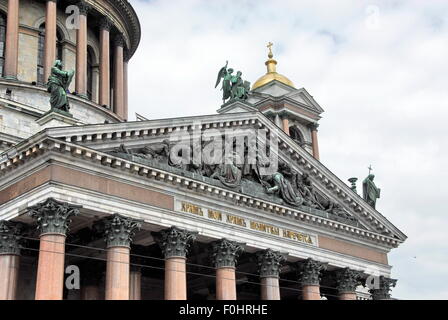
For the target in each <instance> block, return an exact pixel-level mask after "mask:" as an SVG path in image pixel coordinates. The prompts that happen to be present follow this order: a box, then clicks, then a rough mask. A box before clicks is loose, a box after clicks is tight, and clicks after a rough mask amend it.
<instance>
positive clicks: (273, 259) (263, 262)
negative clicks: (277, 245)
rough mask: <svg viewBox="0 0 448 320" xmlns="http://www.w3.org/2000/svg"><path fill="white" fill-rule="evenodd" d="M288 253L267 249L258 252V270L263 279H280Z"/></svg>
mask: <svg viewBox="0 0 448 320" xmlns="http://www.w3.org/2000/svg"><path fill="white" fill-rule="evenodd" d="M286 256H287V253H281V252H278V251H273V250H272V249H267V250H263V251H259V252H257V262H258V270H259V273H260V277H261V278H266V277H276V278H278V277H279V274H280V267H281V265H282V263H283V262H285V261H286Z"/></svg>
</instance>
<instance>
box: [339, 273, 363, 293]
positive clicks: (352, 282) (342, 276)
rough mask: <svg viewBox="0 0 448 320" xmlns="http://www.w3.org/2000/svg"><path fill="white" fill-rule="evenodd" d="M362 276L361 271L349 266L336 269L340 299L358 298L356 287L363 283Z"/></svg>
mask: <svg viewBox="0 0 448 320" xmlns="http://www.w3.org/2000/svg"><path fill="white" fill-rule="evenodd" d="M360 277H361V272H359V271H355V270H351V269H349V268H345V269H342V270H338V271H336V283H337V289H338V293H339V300H356V287H358V285H360V284H361V282H360V281H359V279H360Z"/></svg>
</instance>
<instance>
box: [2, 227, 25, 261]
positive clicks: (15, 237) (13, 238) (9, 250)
mask: <svg viewBox="0 0 448 320" xmlns="http://www.w3.org/2000/svg"><path fill="white" fill-rule="evenodd" d="M22 230H23V225H22V224H21V223H17V222H11V221H0V255H2V254H11V255H20V240H21V235H22Z"/></svg>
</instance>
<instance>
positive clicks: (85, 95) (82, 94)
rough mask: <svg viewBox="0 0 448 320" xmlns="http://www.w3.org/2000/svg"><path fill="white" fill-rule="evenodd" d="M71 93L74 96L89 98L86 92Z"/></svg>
mask: <svg viewBox="0 0 448 320" xmlns="http://www.w3.org/2000/svg"><path fill="white" fill-rule="evenodd" d="M72 94H73V95H75V96H77V97H80V98H83V99H86V100H89V96H88V95H87V94H85V93H77V92H73V93H72Z"/></svg>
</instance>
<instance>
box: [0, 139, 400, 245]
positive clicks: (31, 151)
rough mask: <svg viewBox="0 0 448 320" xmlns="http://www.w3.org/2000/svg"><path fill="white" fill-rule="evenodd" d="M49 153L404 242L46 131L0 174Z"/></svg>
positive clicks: (13, 155) (4, 161)
mask: <svg viewBox="0 0 448 320" xmlns="http://www.w3.org/2000/svg"><path fill="white" fill-rule="evenodd" d="M124 136H126V135H124ZM109 138H112V137H109ZM116 138H117V137H116ZM47 152H57V153H65V154H69V155H70V156H72V157H74V158H77V159H79V160H88V161H92V162H96V163H98V164H101V165H102V166H107V167H111V168H115V169H117V170H121V171H127V172H129V173H130V174H136V175H139V176H141V177H142V178H145V177H146V178H148V179H153V180H156V181H158V182H159V183H168V184H172V185H177V186H178V187H180V188H185V190H195V191H197V192H201V193H204V194H207V195H208V196H210V197H216V198H217V199H220V201H224V200H225V201H229V202H232V203H235V202H236V203H238V204H240V205H243V206H246V207H249V208H254V209H257V210H263V211H264V212H268V213H269V214H277V215H282V216H284V217H286V218H289V219H296V220H299V221H301V222H302V223H305V224H310V225H314V226H319V227H321V228H325V229H327V230H332V231H333V232H337V233H343V234H345V235H350V236H354V237H358V238H361V239H363V240H365V241H368V242H373V243H375V244H381V245H383V246H386V247H389V248H393V247H397V246H398V245H399V244H400V243H401V242H402V241H403V240H399V239H397V238H395V237H391V236H386V235H383V234H380V233H378V232H375V231H369V230H365V229H361V228H358V227H354V226H350V225H346V224H344V223H340V222H336V221H333V220H330V219H327V218H324V217H320V216H316V215H313V214H311V213H307V212H304V211H300V210H297V209H294V208H290V207H286V206H282V205H279V204H276V203H272V202H269V201H266V200H263V199H259V198H254V197H251V196H247V195H243V194H240V193H237V192H233V191H230V190H228V189H225V188H221V187H217V186H214V185H208V184H207V183H205V182H202V181H199V180H195V179H192V178H188V177H185V176H182V175H177V174H173V173H171V172H167V171H164V170H161V169H157V168H153V167H150V166H147V165H143V164H140V163H136V162H132V161H129V160H126V159H123V158H119V157H115V156H112V155H110V154H107V153H104V152H100V151H97V150H93V149H91V148H88V147H84V146H80V145H78V144H75V143H72V142H67V141H61V140H58V139H55V138H49V137H48V136H46V135H45V134H44V133H41V134H40V135H39V136H35V137H33V139H31V140H30V141H28V143H24V144H20V146H17V148H16V149H15V152H9V153H8V156H7V157H6V156H5V154H4V156H3V158H1V159H0V177H2V176H5V175H7V174H8V173H9V172H10V171H12V170H15V169H17V168H18V167H20V166H21V165H23V164H24V163H26V162H27V161H29V160H32V159H34V158H36V157H39V156H41V155H43V154H44V153H47ZM341 192H342V191H341Z"/></svg>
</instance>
